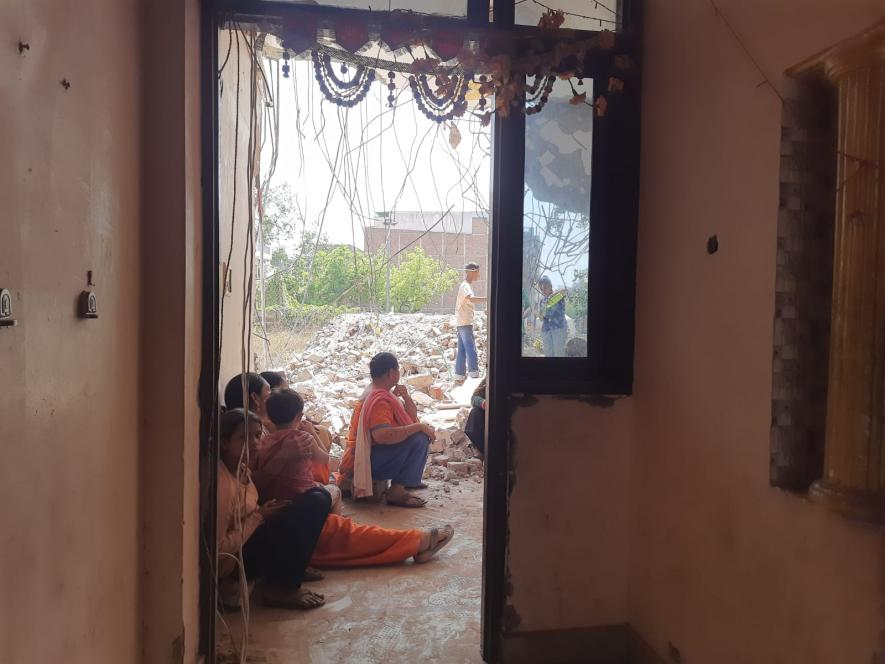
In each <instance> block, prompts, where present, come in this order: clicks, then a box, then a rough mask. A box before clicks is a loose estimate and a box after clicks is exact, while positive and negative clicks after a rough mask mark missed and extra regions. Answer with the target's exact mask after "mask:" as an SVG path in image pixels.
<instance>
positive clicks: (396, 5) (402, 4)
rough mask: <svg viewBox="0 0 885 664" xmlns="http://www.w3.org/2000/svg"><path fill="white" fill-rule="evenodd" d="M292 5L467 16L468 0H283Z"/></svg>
mask: <svg viewBox="0 0 885 664" xmlns="http://www.w3.org/2000/svg"><path fill="white" fill-rule="evenodd" d="M283 1H284V2H288V3H289V4H292V5H322V6H324V7H345V8H347V9H371V10H373V11H377V12H386V11H396V10H404V9H405V10H411V11H413V12H418V13H421V14H438V15H440V16H467V0H283Z"/></svg>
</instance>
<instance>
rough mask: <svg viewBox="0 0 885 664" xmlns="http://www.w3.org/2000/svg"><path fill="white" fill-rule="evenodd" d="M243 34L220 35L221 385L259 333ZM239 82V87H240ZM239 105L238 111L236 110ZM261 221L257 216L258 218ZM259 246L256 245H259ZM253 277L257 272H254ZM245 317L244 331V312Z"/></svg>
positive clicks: (248, 355)
mask: <svg viewBox="0 0 885 664" xmlns="http://www.w3.org/2000/svg"><path fill="white" fill-rule="evenodd" d="M245 39H246V37H245V36H244V35H242V34H240V35H237V33H235V32H230V31H227V30H222V31H221V32H220V33H219V37H218V50H219V62H224V61H225V60H226V63H225V65H224V69H223V70H222V72H221V77H220V80H219V91H218V92H219V102H218V123H219V132H218V134H219V136H218V140H219V145H218V168H219V176H218V179H219V208H218V210H219V212H218V224H219V236H218V244H219V253H218V255H219V260H220V261H221V263H222V264H221V265H219V268H218V269H219V280H220V283H222V284H224V279H225V274H226V270H227V269H230V278H229V281H228V283H229V286H230V289H229V291H226V292H225V293H224V294H223V295H222V300H221V307H222V315H223V320H222V322H221V371H220V379H221V386H220V388H221V390H222V392H223V390H224V386H225V385H226V384H227V381H228V380H230V379H231V378H233V377H234V376H236V375H237V374H239V373H241V372H242V371H243V355H242V353H243V349H244V346H245V344H247V343H249V342H250V341H251V342H252V343H255V342H256V341H258V337H256V336H253V335H251V334H250V322H251V312H250V310H248V309H247V310H245V312H244V304H245V294H246V293H247V292H248V291H249V288H248V287H247V284H246V281H244V279H246V280H248V279H249V271H250V270H251V269H252V268H251V264H252V256H253V253H252V252H251V251H249V252H247V243H248V239H249V230H248V226H249V190H250V187H251V184H250V182H249V173H248V167H249V163H250V158H251V153H250V151H249V143H250V140H249V138H250V131H249V125H250V116H251V103H252V102H251V95H252V91H251V84H252V70H251V66H250V62H249V58H250V54H249V50H248V48H247V45H246V41H245ZM238 82H239V89H238ZM238 109H239V112H238ZM258 139H259V134H258V132H257V131H255V132H254V138H253V141H254V143H253V145H258V144H259V141H258ZM256 223H257V220H256ZM255 251H257V249H256V250H255ZM252 279H253V283H255V282H257V280H258V274H257V272H255V273H254V274H253V275H252ZM244 315H245V317H246V323H247V324H246V326H245V334H244V328H243V317H244ZM252 351H254V352H261V348H257V347H256V348H254V349H251V351H247V352H246V367H247V369H248V368H251V367H252V357H253V352H252Z"/></svg>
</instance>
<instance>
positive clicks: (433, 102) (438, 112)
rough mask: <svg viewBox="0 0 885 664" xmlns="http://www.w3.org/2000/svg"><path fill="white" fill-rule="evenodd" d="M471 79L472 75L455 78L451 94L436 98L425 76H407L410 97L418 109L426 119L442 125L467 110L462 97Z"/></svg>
mask: <svg viewBox="0 0 885 664" xmlns="http://www.w3.org/2000/svg"><path fill="white" fill-rule="evenodd" d="M472 78H473V76H472V75H466V76H458V77H456V79H455V84H454V85H452V86H451V92H450V93H449V94H443V95H442V96H438V95H437V94H436V93H435V92H434V91H433V90H431V89H430V86H429V85H428V83H427V75H426V74H420V75H418V76H415V75H412V76H409V86H410V87H411V88H412V96H413V97H414V98H415V103H417V104H418V109H419V110H420V111H421V112H422V113H423V114H424V115H425V116H427V118H428V119H430V120H433V121H434V122H438V123H442V122H446V121H447V120H451V119H452V118H453V117H455V116H456V115H457V116H460V115H462V114H463V113H464V110H465V109H466V108H467V101H466V100H465V98H464V97H465V95H466V94H467V87H468V81H470V80H471V79H472Z"/></svg>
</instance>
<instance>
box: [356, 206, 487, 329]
mask: <svg viewBox="0 0 885 664" xmlns="http://www.w3.org/2000/svg"><path fill="white" fill-rule="evenodd" d="M441 216H442V213H441V212H400V211H397V212H393V213H391V221H392V222H393V223H391V225H390V227H389V232H390V252H391V254H392V255H394V254H396V253H397V252H399V251H401V250H403V248H405V250H404V251H402V253H401V254H399V255H398V256H396V257H395V258H394V259H393V263H394V264H398V263H399V260H400V259H401V258H402V256H404V255H405V254H406V253H407V252H408V251H409V250H411V249H412V248H413V247H420V248H421V249H423V250H424V252H425V253H427V254H428V255H429V256H432V257H434V258H437V259H439V260H442V261H443V262H445V263H446V264H447V265H450V266H452V267H453V268H455V269H456V270H458V271H459V273H461V270H462V269H463V267H464V264H465V263H468V262H471V261H473V262H475V263H479V266H480V276H479V280H478V281H477V282H475V284H474V287H473V289H474V291H475V292H476V294H477V295H480V296H482V295H485V294H486V291H487V289H488V253H489V220H488V217H487V216H486V215H485V214H483V213H481V212H460V213H459V212H450V213H448V214H447V215H446V216H445V217H444V218H443V219H442V220H441V221H440V217H441ZM428 229H430V230H429V231H428ZM387 232H388V227H387V226H385V220H384V219H381V218H378V219H373V220H372V221H371V225H369V226H367V227H366V238H365V240H366V241H365V247H366V251H369V252H374V251H376V250H378V249H383V248H384V246H385V243H386V240H387ZM457 292H458V287H457V286H455V287H453V288H452V290H451V291H450V292H448V293H445V294H444V295H442V296H440V297H439V298H437V299H436V300H434V301H433V302H431V303H430V304H429V305H428V306H427V307H425V311H427V312H440V313H444V312H448V311H454V309H455V297H456V296H457ZM479 308H484V307H483V306H482V305H480V307H479Z"/></svg>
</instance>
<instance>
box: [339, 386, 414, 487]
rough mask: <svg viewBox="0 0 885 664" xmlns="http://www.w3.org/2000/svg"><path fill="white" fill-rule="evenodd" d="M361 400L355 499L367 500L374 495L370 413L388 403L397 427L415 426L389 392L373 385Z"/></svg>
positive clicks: (357, 430) (355, 460) (354, 481)
mask: <svg viewBox="0 0 885 664" xmlns="http://www.w3.org/2000/svg"><path fill="white" fill-rule="evenodd" d="M360 400H361V401H362V402H363V406H362V409H361V410H360V420H359V424H358V425H357V429H356V449H355V453H354V463H353V497H354V498H367V497H369V496H371V495H372V432H371V431H367V430H366V429H367V426H366V423H367V422H369V413H371V412H372V408H373V407H374V406H375V404H378V403H380V402H382V401H383V402H386V403H388V404H389V405H390V409H391V411H393V419H394V421H395V423H396V426H401V427H404V426H408V425H409V424H414V423H415V420H413V419H412V418H411V417H410V416H409V414H408V413H407V412H406V409H405V408H404V407H403V403H402V401H400V400H399V399H398V398H397V397H395V396H394V395H393V394H391V393H390V392H389V391H388V390H384V389H381V388H375V387H373V386H372V385H369V386H368V387H366V389H365V391H364V392H363V395H362V397H361V398H360Z"/></svg>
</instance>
